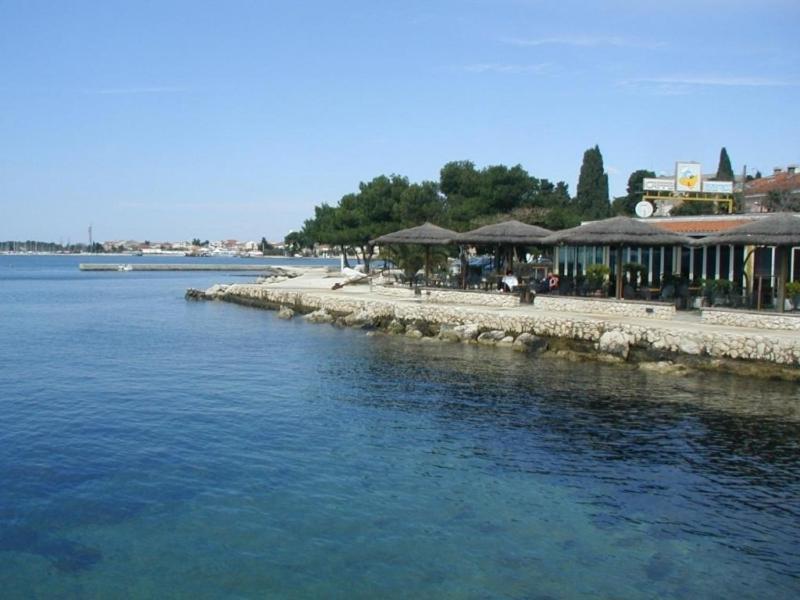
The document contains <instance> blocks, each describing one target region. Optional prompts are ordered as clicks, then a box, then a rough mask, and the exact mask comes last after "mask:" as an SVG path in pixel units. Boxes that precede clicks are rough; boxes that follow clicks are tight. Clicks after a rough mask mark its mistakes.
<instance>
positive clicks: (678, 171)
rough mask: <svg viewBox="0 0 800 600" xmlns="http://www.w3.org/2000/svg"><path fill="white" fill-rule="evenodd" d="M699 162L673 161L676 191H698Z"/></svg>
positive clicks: (699, 177)
mask: <svg viewBox="0 0 800 600" xmlns="http://www.w3.org/2000/svg"><path fill="white" fill-rule="evenodd" d="M700 179H701V175H700V163H696V162H678V163H675V182H676V185H675V190H676V191H678V192H699V191H700Z"/></svg>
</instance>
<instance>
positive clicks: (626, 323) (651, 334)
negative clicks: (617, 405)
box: [187, 284, 800, 381]
mask: <svg viewBox="0 0 800 600" xmlns="http://www.w3.org/2000/svg"><path fill="white" fill-rule="evenodd" d="M187 298H190V299H210V300H221V301H227V302H235V303H239V304H244V305H248V306H257V307H262V308H270V309H275V310H281V309H283V313H282V314H281V316H282V317H284V318H291V317H292V316H294V315H295V314H301V315H305V318H306V319H307V320H308V321H311V322H317V323H334V324H338V325H341V326H348V327H359V328H363V329H368V330H380V331H384V332H386V333H389V334H395V335H405V336H407V337H410V338H420V339H438V340H442V341H452V342H462V343H475V344H480V345H484V346H496V347H508V348H512V349H517V350H524V351H536V352H545V351H546V352H547V353H548V354H551V355H558V356H563V357H565V358H570V359H575V360H584V359H599V360H604V361H609V362H619V363H635V364H641V365H642V367H643V368H648V369H654V368H655V369H659V370H673V369H674V370H680V369H685V368H698V369H714V370H720V371H728V372H731V373H737V374H743V375H746V376H753V377H780V378H783V379H793V380H798V381H800V336H796V335H785V334H780V335H779V334H776V333H775V332H772V331H765V332H763V333H761V332H759V333H754V332H752V331H744V330H742V331H736V328H735V327H721V326H709V325H702V326H701V324H700V322H699V320H698V324H697V325H693V324H687V323H679V322H677V321H676V322H670V321H665V320H659V319H653V320H650V321H649V322H646V321H644V320H636V319H624V318H619V317H616V318H611V317H608V318H604V317H602V316H600V315H585V314H584V315H575V314H567V313H563V312H552V311H546V310H541V309H535V308H533V307H516V308H500V307H477V306H466V305H447V304H444V303H427V302H424V301H422V300H420V299H416V300H415V299H401V298H397V299H388V298H385V297H384V298H381V297H380V296H378V295H376V294H369V293H368V292H366V291H365V292H364V293H360V294H341V293H339V292H331V291H329V290H327V289H314V290H303V289H292V288H289V287H283V286H274V285H269V284H234V285H230V286H220V285H217V286H213V287H212V288H209V289H208V290H205V291H198V290H189V291H188V292H187ZM287 309H291V311H292V312H291V314H290V313H289V312H288V310H287Z"/></svg>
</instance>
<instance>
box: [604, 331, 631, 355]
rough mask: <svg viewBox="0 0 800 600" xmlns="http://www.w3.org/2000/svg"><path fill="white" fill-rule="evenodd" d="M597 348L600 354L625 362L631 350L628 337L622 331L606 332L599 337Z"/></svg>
mask: <svg viewBox="0 0 800 600" xmlns="http://www.w3.org/2000/svg"><path fill="white" fill-rule="evenodd" d="M597 348H598V350H600V352H603V353H605V354H610V355H612V356H619V357H620V358H622V359H625V360H627V359H628V353H629V352H630V349H631V343H630V337H629V336H628V334H626V333H624V332H622V331H616V330H614V331H606V332H605V333H604V334H603V335H601V336H600V341H599V342H598V345H597Z"/></svg>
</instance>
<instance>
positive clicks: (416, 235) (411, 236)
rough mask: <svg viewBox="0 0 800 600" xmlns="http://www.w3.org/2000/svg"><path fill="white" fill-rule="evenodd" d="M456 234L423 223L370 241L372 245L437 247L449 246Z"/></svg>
mask: <svg viewBox="0 0 800 600" xmlns="http://www.w3.org/2000/svg"><path fill="white" fill-rule="evenodd" d="M457 235H458V234H457V233H456V232H455V231H450V230H449V229H445V228H444V227H439V226H438V225H433V224H432V223H424V224H422V225H419V226H417V227H411V228H410V229H401V230H400V231H395V232H393V233H387V234H386V235H382V236H380V237H379V238H375V239H374V240H372V243H373V244H420V245H422V246H438V245H446V244H449V243H451V242H452V241H453V239H455V237H456V236H457Z"/></svg>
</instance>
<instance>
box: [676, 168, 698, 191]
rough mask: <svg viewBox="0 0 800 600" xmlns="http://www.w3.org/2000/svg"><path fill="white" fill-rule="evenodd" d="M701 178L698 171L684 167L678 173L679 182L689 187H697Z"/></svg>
mask: <svg viewBox="0 0 800 600" xmlns="http://www.w3.org/2000/svg"><path fill="white" fill-rule="evenodd" d="M699 179H700V178H699V177H698V176H697V173H693V172H692V170H691V169H684V170H683V171H682V172H681V173H680V174H679V175H678V183H679V184H680V185H682V186H683V187H687V188H693V187H696V186H697V182H698V180H699Z"/></svg>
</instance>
